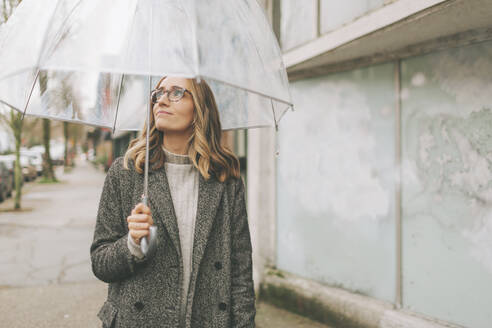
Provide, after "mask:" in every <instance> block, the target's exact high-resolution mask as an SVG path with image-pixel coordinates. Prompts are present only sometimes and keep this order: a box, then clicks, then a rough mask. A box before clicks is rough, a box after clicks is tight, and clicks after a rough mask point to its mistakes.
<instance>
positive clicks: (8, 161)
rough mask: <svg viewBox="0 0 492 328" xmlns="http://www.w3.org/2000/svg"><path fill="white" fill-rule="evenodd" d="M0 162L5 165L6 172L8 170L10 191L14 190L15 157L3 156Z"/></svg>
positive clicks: (0, 157)
mask: <svg viewBox="0 0 492 328" xmlns="http://www.w3.org/2000/svg"><path fill="white" fill-rule="evenodd" d="M0 162H1V163H3V164H5V166H6V167H7V170H9V172H10V174H11V175H12V190H14V189H15V173H14V164H15V156H14V155H3V156H0Z"/></svg>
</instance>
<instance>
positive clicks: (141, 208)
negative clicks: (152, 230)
mask: <svg viewBox="0 0 492 328" xmlns="http://www.w3.org/2000/svg"><path fill="white" fill-rule="evenodd" d="M134 211H135V213H137V214H142V213H143V214H151V213H150V208H149V207H148V206H145V205H144V204H143V203H138V204H137V206H135V208H134Z"/></svg>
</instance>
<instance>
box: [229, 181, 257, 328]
mask: <svg viewBox="0 0 492 328" xmlns="http://www.w3.org/2000/svg"><path fill="white" fill-rule="evenodd" d="M244 189H245V188H244V182H243V180H242V178H239V180H238V182H237V185H236V192H235V198H234V212H233V222H232V228H231V229H232V251H231V256H232V259H231V265H232V267H231V270H232V276H231V279H232V280H231V283H232V286H231V311H232V327H234V328H239V327H241V328H243V327H255V315H256V308H255V290H254V284H253V261H252V248H251V237H250V232H249V226H248V215H247V212H246V201H245V191H244Z"/></svg>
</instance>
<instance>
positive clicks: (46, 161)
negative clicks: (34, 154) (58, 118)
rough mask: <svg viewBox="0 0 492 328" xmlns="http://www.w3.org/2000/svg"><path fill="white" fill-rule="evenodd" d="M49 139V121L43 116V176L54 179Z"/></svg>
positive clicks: (50, 179) (48, 179) (46, 178)
mask: <svg viewBox="0 0 492 328" xmlns="http://www.w3.org/2000/svg"><path fill="white" fill-rule="evenodd" d="M50 139H51V122H50V120H49V119H47V118H43V143H44V156H43V177H44V179H45V180H47V181H53V182H54V181H56V177H55V172H54V170H53V161H52V160H51V154H50Z"/></svg>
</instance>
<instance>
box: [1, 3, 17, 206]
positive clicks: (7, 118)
mask: <svg viewBox="0 0 492 328" xmlns="http://www.w3.org/2000/svg"><path fill="white" fill-rule="evenodd" d="M21 1H22V0H2V8H1V9H2V17H1V18H2V22H1V23H5V22H6V21H7V20H8V19H9V17H10V15H11V14H12V12H13V11H14V9H15V7H17V5H18V4H19V3H20V2H21ZM9 114H10V115H9ZM0 117H1V119H2V121H3V122H4V123H5V124H6V125H7V126H9V127H10V130H11V131H12V133H13V134H14V139H15V169H14V172H15V178H14V179H15V204H14V208H15V209H16V210H18V209H20V208H21V195H22V192H21V189H22V180H23V177H22V169H21V164H20V147H21V142H22V125H23V121H22V114H21V113H19V112H17V111H15V110H14V109H13V108H10V113H7V114H2V115H1V116H0Z"/></svg>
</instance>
